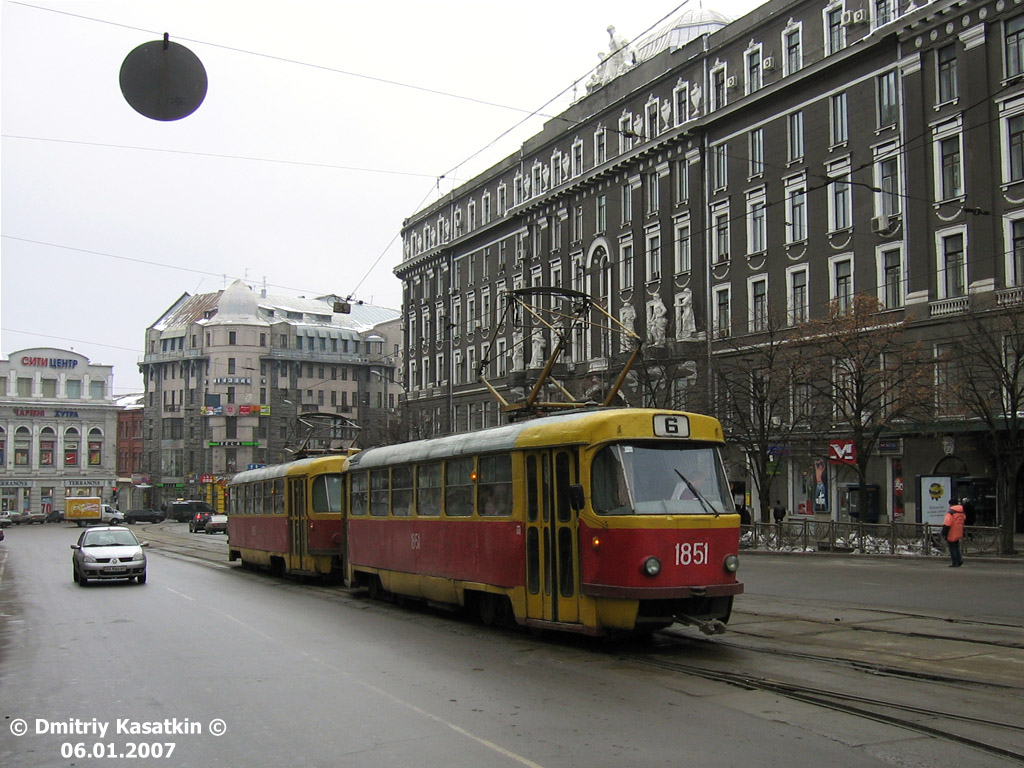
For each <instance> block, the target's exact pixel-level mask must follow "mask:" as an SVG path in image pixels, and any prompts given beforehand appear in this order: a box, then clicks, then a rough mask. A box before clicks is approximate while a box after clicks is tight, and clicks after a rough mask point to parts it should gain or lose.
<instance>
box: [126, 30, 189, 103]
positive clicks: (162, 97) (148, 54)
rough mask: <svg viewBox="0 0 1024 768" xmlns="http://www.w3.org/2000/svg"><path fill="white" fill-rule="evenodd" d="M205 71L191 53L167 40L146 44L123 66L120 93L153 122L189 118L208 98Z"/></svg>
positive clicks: (130, 56) (128, 56) (127, 58)
mask: <svg viewBox="0 0 1024 768" xmlns="http://www.w3.org/2000/svg"><path fill="white" fill-rule="evenodd" d="M206 85H207V82H206V68H205V67H204V66H203V62H201V61H200V60H199V57H198V56H196V55H195V54H194V53H192V51H190V50H189V49H188V48H186V47H185V46H183V45H179V44H178V43H172V42H170V41H168V40H167V39H166V37H165V39H163V40H154V41H153V42H151V43H143V44H142V45H140V46H139V47H138V48H136V49H135V50H134V51H132V52H131V53H129V54H128V55H127V56H126V57H125V60H124V63H123V64H122V65H121V93H123V94H124V98H125V101H127V102H128V103H129V104H130V105H131V107H132V109H134V110H135V111H136V112H138V113H139V114H140V115H144V116H145V117H148V118H151V119H153V120H180V119H181V118H183V117H188V116H189V115H191V114H192V113H193V112H195V111H196V110H197V109H199V105H200V104H202V103H203V99H205V98H206Z"/></svg>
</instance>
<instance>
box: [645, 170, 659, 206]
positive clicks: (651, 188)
mask: <svg viewBox="0 0 1024 768" xmlns="http://www.w3.org/2000/svg"><path fill="white" fill-rule="evenodd" d="M659 182H660V179H659V177H658V172H657V171H652V172H651V173H648V174H647V175H646V176H645V177H644V188H645V192H646V195H645V196H646V198H647V212H648V213H657V212H658V209H659V208H660V207H661V191H660V185H659Z"/></svg>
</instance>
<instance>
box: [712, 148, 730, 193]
mask: <svg viewBox="0 0 1024 768" xmlns="http://www.w3.org/2000/svg"><path fill="white" fill-rule="evenodd" d="M711 173H712V179H711V184H712V186H713V187H714V188H715V189H716V190H719V189H725V187H726V185H727V184H728V183H729V145H728V144H718V145H716V146H714V147H712V148H711Z"/></svg>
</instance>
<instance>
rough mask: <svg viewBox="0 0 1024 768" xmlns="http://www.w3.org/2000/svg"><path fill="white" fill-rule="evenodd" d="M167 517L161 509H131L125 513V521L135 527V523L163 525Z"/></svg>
mask: <svg viewBox="0 0 1024 768" xmlns="http://www.w3.org/2000/svg"><path fill="white" fill-rule="evenodd" d="M166 519H167V515H165V514H164V513H163V512H161V511H160V510H159V509H129V510H128V511H127V512H125V513H124V521H125V522H126V523H129V524H132V525H134V524H135V523H162V522H163V521H164V520H166Z"/></svg>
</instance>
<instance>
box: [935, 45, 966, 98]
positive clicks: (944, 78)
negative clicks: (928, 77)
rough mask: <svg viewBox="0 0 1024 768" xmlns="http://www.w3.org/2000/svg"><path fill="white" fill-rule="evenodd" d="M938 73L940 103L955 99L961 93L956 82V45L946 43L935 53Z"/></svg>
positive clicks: (937, 90) (937, 92)
mask: <svg viewBox="0 0 1024 768" xmlns="http://www.w3.org/2000/svg"><path fill="white" fill-rule="evenodd" d="M935 68H936V70H937V73H938V78H939V82H938V88H937V89H936V95H937V96H938V101H939V103H940V104H945V103H946V102H949V101H953V100H955V99H956V98H957V96H959V95H960V93H959V89H958V87H957V82H956V45H946V46H943V47H942V48H939V50H938V51H936V53H935Z"/></svg>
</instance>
